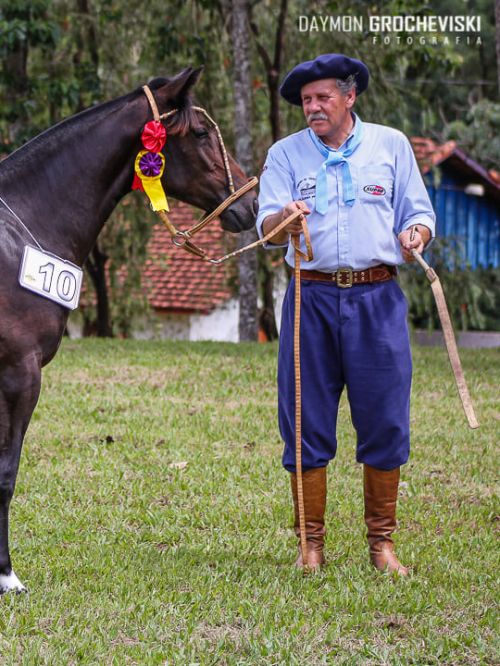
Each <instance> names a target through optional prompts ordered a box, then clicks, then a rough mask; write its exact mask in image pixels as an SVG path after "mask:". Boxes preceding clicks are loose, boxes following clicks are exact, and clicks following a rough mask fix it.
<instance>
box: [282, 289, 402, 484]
mask: <svg viewBox="0 0 500 666" xmlns="http://www.w3.org/2000/svg"><path fill="white" fill-rule="evenodd" d="M301 287H302V304H301V331H300V334H301V342H300V347H301V364H300V367H301V376H302V465H303V469H304V470H307V469H311V468H314V467H324V466H325V465H327V464H328V462H329V461H330V460H331V459H332V458H334V457H335V453H336V450H337V438H336V422H337V411H338V405H339V400H340V395H341V393H342V390H343V388H344V386H346V387H347V397H348V399H349V404H350V408H351V416H352V422H353V425H354V428H355V429H356V433H357V450H356V460H357V461H358V462H362V463H367V464H368V465H371V466H372V467H376V468H377V469H382V470H391V469H394V468H395V467H399V466H400V465H402V464H404V463H405V462H406V461H407V460H408V456H409V452H410V427H409V421H410V390H411V352H410V341H409V334H408V325H407V310H408V308H407V302H406V298H405V296H404V294H403V292H402V291H401V288H400V287H399V285H398V283H397V281H396V280H389V281H387V282H377V283H374V284H366V285H355V286H353V287H351V288H349V289H342V288H340V287H337V286H336V285H335V284H333V283H332V284H330V283H328V282H318V281H312V280H303V281H302V285H301ZM294 310H295V305H294V280H293V279H292V280H291V282H290V284H289V286H288V290H287V293H286V296H285V300H284V302H283V312H282V320H281V333H280V348H279V357H278V416H279V426H280V431H281V436H282V437H283V440H284V442H285V449H284V453H283V465H284V467H285V468H286V469H287V470H288V471H290V472H294V471H295V370H294V364H293V317H294Z"/></svg>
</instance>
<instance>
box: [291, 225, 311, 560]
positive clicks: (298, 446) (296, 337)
mask: <svg viewBox="0 0 500 666" xmlns="http://www.w3.org/2000/svg"><path fill="white" fill-rule="evenodd" d="M292 243H293V246H294V248H295V260H294V277H295V312H294V318H293V365H294V369H295V473H296V477H297V507H298V511H299V532H300V549H301V551H302V566H303V569H304V573H308V572H309V564H308V553H307V536H306V515H305V507H304V486H303V483H302V383H301V376H300V303H301V293H300V257H301V252H300V236H298V235H297V236H295V235H294V236H292Z"/></svg>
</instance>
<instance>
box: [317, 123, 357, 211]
mask: <svg viewBox="0 0 500 666" xmlns="http://www.w3.org/2000/svg"><path fill="white" fill-rule="evenodd" d="M354 117H355V123H354V134H352V136H350V137H349V138H348V139H347V142H346V147H345V148H344V150H335V149H334V148H330V147H329V146H327V145H325V144H324V143H323V142H322V141H321V139H320V138H319V137H317V136H316V134H315V133H314V132H313V131H312V129H309V136H310V137H311V139H312V141H313V143H314V145H315V146H316V148H317V149H318V150H319V152H320V153H321V154H322V155H323V157H324V158H325V161H324V162H323V164H322V165H321V168H320V170H319V171H318V173H317V176H316V211H317V212H318V213H319V214H320V215H324V214H325V213H326V211H327V210H328V185H327V179H326V170H327V168H328V167H329V166H331V165H335V164H342V182H343V190H344V203H345V204H346V206H353V205H354V201H355V200H356V195H355V193H354V187H353V184H352V178H351V171H350V169H349V163H348V161H347V158H348V157H350V156H351V155H352V154H353V152H354V151H355V150H356V148H357V147H358V146H359V144H360V142H361V138H362V135H363V123H362V122H361V119H360V118H359V117H358V116H357V115H356V114H354Z"/></svg>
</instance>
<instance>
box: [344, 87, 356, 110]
mask: <svg viewBox="0 0 500 666" xmlns="http://www.w3.org/2000/svg"><path fill="white" fill-rule="evenodd" d="M355 101H356V91H355V90H354V88H352V89H351V90H349V92H348V93H347V94H346V96H345V105H346V107H347V108H348V109H352V107H353V106H354V102H355Z"/></svg>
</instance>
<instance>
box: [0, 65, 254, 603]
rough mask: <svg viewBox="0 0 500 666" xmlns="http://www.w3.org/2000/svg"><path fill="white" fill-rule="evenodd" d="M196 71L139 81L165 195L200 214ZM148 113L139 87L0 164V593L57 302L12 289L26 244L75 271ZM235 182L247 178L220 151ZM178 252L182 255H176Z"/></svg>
mask: <svg viewBox="0 0 500 666" xmlns="http://www.w3.org/2000/svg"><path fill="white" fill-rule="evenodd" d="M199 74H200V70H193V69H191V68H188V69H186V70H184V71H182V72H181V73H180V74H178V75H177V76H176V77H174V78H171V79H155V80H154V81H152V82H151V83H150V84H149V86H150V89H151V91H152V93H153V95H154V98H155V100H156V103H157V105H158V108H159V111H160V113H163V112H166V111H168V110H171V109H174V108H176V109H178V112H177V113H176V114H174V115H173V116H172V117H169V120H168V122H167V123H166V124H167V142H166V145H165V147H164V149H163V154H164V157H165V163H166V169H165V174H164V178H165V182H164V183H163V185H164V188H165V190H166V192H167V194H170V195H171V196H173V197H175V198H177V199H180V200H181V201H185V202H187V203H189V204H192V205H194V206H197V207H198V208H201V209H203V210H206V211H209V210H212V209H214V208H215V207H217V206H218V205H219V204H220V203H221V201H223V200H224V199H225V198H226V197H227V196H228V195H229V191H228V182H227V171H226V169H225V167H224V164H223V159H222V155H221V147H220V145H219V143H218V140H217V137H216V135H215V133H214V132H213V128H212V127H210V126H209V125H207V124H205V120H204V117H203V115H201V114H199V113H196V112H195V111H193V109H192V108H191V102H190V98H189V91H190V89H191V87H192V86H193V85H194V84H195V83H196V80H197V79H198V76H199ZM151 119H152V112H151V108H150V105H149V103H148V100H147V99H146V96H145V95H144V93H143V90H142V89H141V88H139V89H138V90H136V91H134V92H132V93H130V94H128V95H125V96H124V97H121V98H119V99H116V100H114V101H111V102H108V103H106V104H101V105H99V106H96V107H94V108H92V109H89V110H87V111H84V112H82V113H80V114H78V115H76V116H73V117H72V118H69V119H68V120H65V121H63V122H62V123H60V124H58V125H57V126H55V127H53V128H51V129H49V130H47V131H46V132H44V133H43V134H41V135H40V136H38V137H36V138H35V139H33V140H32V141H30V142H29V143H27V144H26V145H25V146H23V147H22V148H20V149H19V150H17V151H16V152H14V153H13V154H12V155H11V156H9V157H8V158H7V159H5V160H4V161H3V162H1V163H0V198H1V201H0V274H1V279H0V594H1V593H3V592H7V591H9V590H16V591H18V592H21V591H24V590H25V588H24V587H23V585H22V583H21V582H20V581H19V579H18V578H17V576H16V574H15V573H14V571H13V570H12V565H11V560H10V555H9V545H8V512H9V504H10V501H11V499H12V495H13V493H14V487H15V483H16V476H17V471H18V467H19V459H20V455H21V447H22V443H23V439H24V435H25V432H26V429H27V427H28V424H29V421H30V418H31V415H32V412H33V410H34V408H35V405H36V403H37V400H38V395H39V391H40V378H41V368H42V366H44V365H46V364H47V363H48V362H49V361H50V360H51V359H52V358H53V357H54V355H55V353H56V352H57V349H58V347H59V344H60V341H61V337H62V334H63V331H64V328H65V325H66V320H67V316H68V309H67V308H65V307H63V306H62V305H59V304H58V303H56V302H53V301H51V300H47V299H46V298H43V297H42V296H40V295H38V294H35V293H32V292H31V291H28V290H27V289H25V288H23V287H21V286H20V284H19V281H18V275H19V272H20V264H21V260H22V255H23V250H24V247H25V245H33V244H34V243H35V242H36V244H40V246H42V247H43V249H44V250H45V251H48V252H51V253H53V254H55V255H57V256H58V257H60V258H62V259H64V260H67V261H70V262H72V263H74V264H77V265H79V266H81V265H82V264H83V262H84V261H85V259H86V257H87V255H88V254H89V252H90V250H91V249H92V247H93V245H94V243H95V241H96V239H97V236H98V234H99V232H100V230H101V228H102V227H103V225H104V223H105V222H106V219H107V218H108V217H109V215H110V213H111V211H112V210H113V209H114V208H115V206H116V205H117V203H118V202H119V201H120V199H121V198H122V197H123V196H124V195H125V194H127V192H129V191H130V188H131V185H132V178H133V175H134V160H135V157H136V155H137V153H138V152H139V150H141V149H142V146H141V130H142V128H143V126H144V125H145V123H146V122H148V121H150V120H151ZM229 164H230V169H231V172H232V175H233V178H234V185H235V186H236V188H238V187H240V186H242V185H243V184H244V183H246V180H247V179H246V177H245V175H244V174H243V172H242V170H241V169H240V168H239V167H238V165H237V164H236V163H235V162H234V160H232V159H231V158H230V160H229ZM254 207H255V194H254V193H253V192H249V193H247V194H245V195H244V196H243V197H241V198H240V199H239V200H238V201H236V202H234V203H233V204H231V206H229V207H228V208H227V209H226V211H225V212H224V213H223V214H222V215H221V225H222V227H223V228H224V229H226V230H229V231H234V232H238V231H243V230H245V229H249V228H250V227H251V226H252V225H253V224H254V222H255V212H254ZM179 251H182V250H179Z"/></svg>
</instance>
